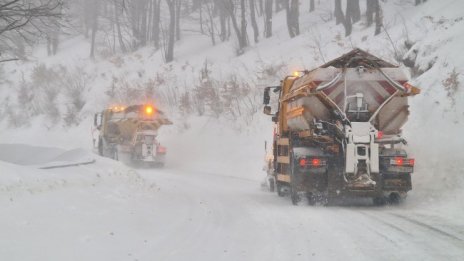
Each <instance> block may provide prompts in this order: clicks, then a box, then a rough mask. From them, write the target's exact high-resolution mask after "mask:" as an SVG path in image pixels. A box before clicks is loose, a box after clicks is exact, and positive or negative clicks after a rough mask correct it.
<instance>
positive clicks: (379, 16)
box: [373, 0, 382, 35]
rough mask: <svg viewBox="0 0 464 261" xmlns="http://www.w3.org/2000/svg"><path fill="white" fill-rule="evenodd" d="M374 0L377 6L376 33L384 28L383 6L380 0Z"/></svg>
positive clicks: (375, 6)
mask: <svg viewBox="0 0 464 261" xmlns="http://www.w3.org/2000/svg"><path fill="white" fill-rule="evenodd" d="M373 1H374V8H375V33H374V35H378V34H380V29H381V28H382V8H380V3H379V0H373Z"/></svg>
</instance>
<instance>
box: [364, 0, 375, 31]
mask: <svg viewBox="0 0 464 261" xmlns="http://www.w3.org/2000/svg"><path fill="white" fill-rule="evenodd" d="M374 9H375V8H374V1H372V0H367V1H366V22H367V26H368V27H369V26H371V25H372V23H373V21H374Z"/></svg>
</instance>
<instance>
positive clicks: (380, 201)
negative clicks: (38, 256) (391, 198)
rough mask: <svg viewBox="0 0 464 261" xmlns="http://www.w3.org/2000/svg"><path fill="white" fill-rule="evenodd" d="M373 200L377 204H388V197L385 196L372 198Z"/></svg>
mask: <svg viewBox="0 0 464 261" xmlns="http://www.w3.org/2000/svg"><path fill="white" fill-rule="evenodd" d="M372 202H373V203H374V205H375V206H384V205H385V204H387V199H386V198H385V197H375V198H373V199H372Z"/></svg>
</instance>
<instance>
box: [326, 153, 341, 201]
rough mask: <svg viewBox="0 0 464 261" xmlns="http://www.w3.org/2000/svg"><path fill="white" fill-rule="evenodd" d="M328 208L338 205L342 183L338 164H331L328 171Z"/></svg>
mask: <svg viewBox="0 0 464 261" xmlns="http://www.w3.org/2000/svg"><path fill="white" fill-rule="evenodd" d="M327 175H328V177H327V202H326V205H327V206H333V205H336V203H337V201H338V199H339V192H340V190H341V186H342V183H341V181H340V177H339V167H338V166H337V163H336V162H334V163H331V164H330V165H329V168H328V170H327Z"/></svg>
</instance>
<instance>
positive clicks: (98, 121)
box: [93, 113, 102, 129]
mask: <svg viewBox="0 0 464 261" xmlns="http://www.w3.org/2000/svg"><path fill="white" fill-rule="evenodd" d="M101 118H102V114H101V113H96V114H95V115H94V117H93V126H94V127H95V128H97V129H100V127H101Z"/></svg>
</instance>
